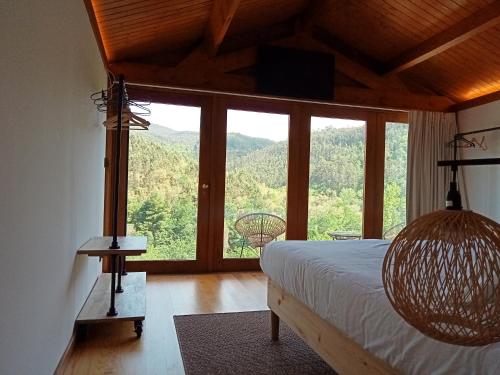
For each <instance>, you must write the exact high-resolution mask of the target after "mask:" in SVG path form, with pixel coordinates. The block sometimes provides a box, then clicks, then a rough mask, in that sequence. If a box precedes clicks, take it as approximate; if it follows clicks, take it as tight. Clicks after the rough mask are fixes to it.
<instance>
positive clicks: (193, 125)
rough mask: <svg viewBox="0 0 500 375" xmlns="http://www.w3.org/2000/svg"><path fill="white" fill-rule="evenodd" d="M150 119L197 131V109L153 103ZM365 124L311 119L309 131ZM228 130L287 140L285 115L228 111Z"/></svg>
mask: <svg viewBox="0 0 500 375" xmlns="http://www.w3.org/2000/svg"><path fill="white" fill-rule="evenodd" d="M149 108H150V109H151V116H148V118H147V119H148V120H149V121H150V122H151V123H153V124H158V125H161V126H166V127H168V128H170V129H173V130H178V131H194V132H199V131H200V115H201V109H200V108H199V107H187V106H179V105H169V104H156V103H152V104H151V105H150V106H149ZM364 124H365V123H364V121H356V120H344V119H335V118H326V117H312V119H311V129H312V131H318V130H323V129H326V128H329V127H331V128H336V129H339V128H351V127H359V126H363V125H364ZM227 130H228V132H229V133H240V134H244V135H247V136H250V137H258V138H266V139H270V140H272V141H276V142H277V141H284V140H287V139H288V115H281V114H274V113H262V112H249V111H237V110H232V109H230V110H228V117H227Z"/></svg>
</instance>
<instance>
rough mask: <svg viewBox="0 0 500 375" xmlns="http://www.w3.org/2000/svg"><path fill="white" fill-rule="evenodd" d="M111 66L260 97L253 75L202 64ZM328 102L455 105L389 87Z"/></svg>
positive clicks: (345, 92) (129, 73) (148, 77)
mask: <svg viewBox="0 0 500 375" xmlns="http://www.w3.org/2000/svg"><path fill="white" fill-rule="evenodd" d="M110 69H111V71H112V72H113V73H114V74H115V75H118V74H123V75H124V76H125V78H126V80H127V81H128V82H130V83H137V84H146V85H159V86H165V87H170V88H177V89H182V90H186V89H187V90H198V91H209V92H218V93H226V94H236V95H250V96H261V97H262V95H259V93H258V92H257V90H256V84H255V79H254V78H253V77H248V76H241V75H237V74H225V73H219V72H214V71H213V70H211V69H210V70H208V71H204V70H203V67H198V68H196V69H195V68H194V67H193V68H186V69H179V68H165V67H161V66H152V65H144V64H134V63H126V62H123V63H114V64H110ZM274 99H280V98H274ZM281 99H286V98H281ZM304 101H305V100H304ZM325 103H327V102H325ZM330 103H331V104H345V105H352V106H362V107H374V108H393V109H420V110H428V111H447V110H448V109H449V107H450V106H451V105H453V104H454V103H453V102H452V101H451V100H450V99H448V98H446V97H443V96H432V95H417V94H411V93H407V92H402V91H400V90H390V89H378V90H372V89H359V88H353V87H342V86H341V87H336V88H335V100H334V101H332V102H330Z"/></svg>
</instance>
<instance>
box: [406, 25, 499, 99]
mask: <svg viewBox="0 0 500 375" xmlns="http://www.w3.org/2000/svg"><path fill="white" fill-rule="evenodd" d="M499 49H500V26H497V27H494V28H492V29H490V30H488V31H486V32H484V33H481V34H479V35H477V36H475V37H473V38H471V39H469V40H467V41H465V42H463V43H461V44H459V45H457V46H455V47H453V48H451V49H449V50H447V51H445V52H443V53H441V54H439V55H437V56H435V57H433V58H431V59H430V60H428V61H425V62H423V63H421V64H419V65H417V66H415V67H413V68H412V69H410V70H409V71H407V72H405V73H404V75H405V76H407V77H409V78H410V79H412V80H414V81H417V82H422V83H424V82H425V85H427V86H428V87H433V88H434V89H435V91H437V92H441V93H446V95H447V96H449V97H452V98H453V99H455V100H456V101H458V102H461V101H465V100H469V99H473V98H476V97H479V96H482V95H486V94H490V93H492V92H495V91H498V90H500V53H498V50H499Z"/></svg>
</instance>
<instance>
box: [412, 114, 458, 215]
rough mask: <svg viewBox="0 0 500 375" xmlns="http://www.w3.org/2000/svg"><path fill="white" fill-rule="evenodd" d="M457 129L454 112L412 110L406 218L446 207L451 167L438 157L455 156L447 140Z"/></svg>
mask: <svg viewBox="0 0 500 375" xmlns="http://www.w3.org/2000/svg"><path fill="white" fill-rule="evenodd" d="M456 132H457V124H456V117H455V114H454V113H441V112H423V111H412V112H410V118H409V133H408V181H407V191H406V212H407V214H406V215H407V222H408V223H410V222H411V221H413V220H415V219H416V218H418V217H419V216H422V215H424V214H426V213H429V212H432V211H436V210H439V209H444V208H445V202H446V193H447V192H448V188H449V184H450V177H451V170H450V167H438V166H437V161H438V160H447V159H452V158H453V148H452V147H448V142H449V141H451V140H452V139H453V136H454V135H455V133H456Z"/></svg>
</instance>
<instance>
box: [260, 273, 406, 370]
mask: <svg viewBox="0 0 500 375" xmlns="http://www.w3.org/2000/svg"><path fill="white" fill-rule="evenodd" d="M267 304H268V306H269V308H270V309H271V335H272V339H273V340H274V341H276V340H278V339H279V322H280V319H281V320H283V321H284V322H285V323H286V324H287V325H288V326H289V327H290V328H291V329H292V330H293V331H294V332H295V333H296V334H297V335H298V336H300V337H301V338H302V339H303V340H304V341H305V342H306V343H307V344H308V345H309V346H310V347H311V348H312V349H313V350H314V351H315V352H316V353H318V355H319V356H320V357H321V358H323V359H324V360H325V362H326V363H328V364H329V365H330V366H331V367H332V368H333V369H334V370H335V371H337V372H338V373H339V374H342V375H343V374H352V375H358V374H399V372H398V371H396V370H395V369H394V368H392V367H391V366H389V365H388V364H387V363H385V362H384V361H382V360H381V359H379V358H377V357H375V356H374V355H373V354H371V353H369V352H367V351H366V350H364V349H363V348H362V347H361V346H360V345H359V344H357V343H356V342H354V341H353V340H351V339H350V338H348V337H347V336H346V335H345V334H343V333H342V332H341V331H339V330H338V329H337V328H336V327H335V326H333V325H331V324H330V323H328V322H327V321H325V320H324V319H322V318H320V317H319V316H318V315H317V314H316V313H314V312H313V311H311V309H309V307H307V306H306V305H304V304H303V303H302V302H301V301H299V300H298V299H296V298H295V297H293V296H292V295H290V294H289V293H287V292H286V291H284V290H283V289H282V288H281V287H280V286H278V285H277V284H276V283H274V282H273V281H272V280H271V279H269V281H268V284H267Z"/></svg>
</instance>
